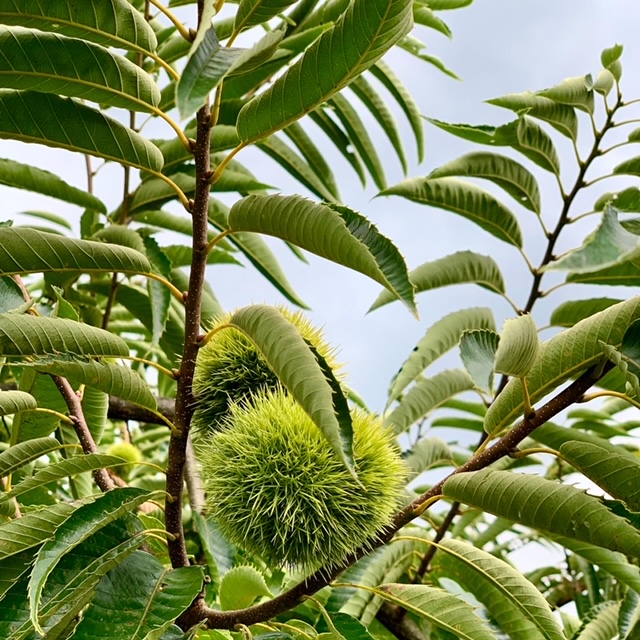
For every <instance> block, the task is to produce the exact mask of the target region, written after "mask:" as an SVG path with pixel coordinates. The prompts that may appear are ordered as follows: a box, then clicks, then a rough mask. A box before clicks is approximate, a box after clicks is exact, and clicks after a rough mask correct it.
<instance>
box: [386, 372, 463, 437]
mask: <svg viewBox="0 0 640 640" xmlns="http://www.w3.org/2000/svg"><path fill="white" fill-rule="evenodd" d="M469 389H473V380H471V378H470V376H469V374H468V373H467V372H466V371H463V370H462V369H449V370H446V371H442V372H441V373H438V374H437V375H435V376H433V378H424V379H422V380H419V381H418V382H417V383H416V384H415V385H414V386H413V387H412V388H411V389H410V390H409V392H408V393H407V394H406V395H405V396H404V397H403V398H402V400H401V401H400V404H399V405H398V406H397V407H396V408H395V409H394V410H393V411H392V412H391V413H390V414H389V416H388V417H387V418H386V422H387V423H388V424H389V425H391V426H392V428H393V429H394V431H395V432H396V433H403V432H404V431H406V430H407V429H408V428H409V427H410V426H411V425H412V424H413V423H414V422H415V421H416V420H419V419H420V418H422V417H424V416H425V415H427V414H428V413H429V412H431V411H433V410H434V409H436V408H437V407H438V406H440V405H441V404H442V403H443V402H444V401H445V400H448V399H449V398H451V397H452V396H454V395H456V394H458V393H460V392H461V391H468V390H469Z"/></svg>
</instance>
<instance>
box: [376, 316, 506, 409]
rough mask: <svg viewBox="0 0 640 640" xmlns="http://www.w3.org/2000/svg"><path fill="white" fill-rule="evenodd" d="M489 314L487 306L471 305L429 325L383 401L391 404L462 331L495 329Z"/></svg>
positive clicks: (457, 341)
mask: <svg viewBox="0 0 640 640" xmlns="http://www.w3.org/2000/svg"><path fill="white" fill-rule="evenodd" d="M495 328H496V327H495V321H494V318H493V313H492V311H491V309H489V308H488V307H473V308H471V309H461V310H460V311H454V312H453V313H450V314H448V315H446V316H444V318H441V319H440V320H438V321H437V322H436V323H434V324H433V325H431V327H429V329H428V330H427V332H426V333H425V335H424V337H423V338H422V339H421V340H420V341H419V342H418V344H417V345H416V346H415V347H414V348H413V350H412V352H411V354H410V355H409V357H408V358H407V360H405V362H404V363H403V364H402V366H401V367H400V371H398V373H397V374H396V375H395V377H394V379H393V381H392V383H391V388H390V389H389V399H388V400H387V404H391V403H392V402H393V401H394V400H395V399H396V398H398V396H399V395H400V394H401V393H402V391H403V390H404V389H406V387H407V386H408V385H409V384H411V383H412V382H413V381H414V380H415V379H416V378H417V377H418V376H420V375H421V374H422V372H423V371H424V370H425V369H426V368H427V367H428V366H429V365H430V364H432V363H433V362H434V361H435V360H437V359H438V358H439V357H440V356H442V355H443V354H445V353H446V352H447V351H449V349H453V347H455V346H456V345H457V344H458V343H459V342H460V338H461V336H462V334H463V333H464V332H465V331H471V330H473V329H492V330H494V331H495Z"/></svg>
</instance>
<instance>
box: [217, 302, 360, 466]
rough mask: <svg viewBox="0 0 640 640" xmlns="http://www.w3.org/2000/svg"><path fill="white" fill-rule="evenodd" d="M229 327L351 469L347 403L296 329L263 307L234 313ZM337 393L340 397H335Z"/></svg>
mask: <svg viewBox="0 0 640 640" xmlns="http://www.w3.org/2000/svg"><path fill="white" fill-rule="evenodd" d="M229 325H231V326H233V327H235V328H237V329H240V331H242V332H243V333H244V334H245V335H246V336H247V337H248V338H249V339H250V340H251V341H252V342H253V343H254V344H255V345H256V347H257V348H258V350H259V351H260V353H261V354H262V356H263V357H264V359H265V360H266V361H267V363H268V364H269V366H270V367H271V368H272V369H273V371H274V372H275V374H276V375H277V376H278V378H279V380H280V382H282V384H283V385H284V386H285V387H286V388H287V389H288V390H289V392H290V393H291V395H292V396H293V397H294V398H295V399H296V400H297V401H298V403H299V404H300V406H302V408H303V409H304V410H305V412H306V413H307V414H308V415H309V417H310V418H311V419H312V420H313V422H314V423H315V424H316V425H317V426H318V428H319V429H320V430H321V431H322V433H323V435H324V437H325V438H326V439H327V441H328V442H329V444H330V445H331V447H332V448H333V450H334V451H335V453H336V455H337V456H339V457H340V458H341V459H342V460H343V461H344V463H345V464H346V465H347V466H348V467H349V468H350V469H353V426H352V423H351V415H350V413H349V409H348V406H347V402H346V399H345V398H344V396H342V395H341V391H340V390H339V389H336V387H335V386H331V385H330V384H329V383H328V382H327V379H326V378H325V373H324V372H323V369H322V367H321V365H320V363H318V360H317V359H316V357H315V356H314V354H313V352H312V351H311V349H310V348H309V346H308V344H307V343H306V342H305V340H304V339H303V338H302V336H301V335H300V333H299V331H298V330H297V328H296V327H295V326H294V325H293V324H292V323H291V322H289V321H288V320H287V319H286V318H285V317H284V316H283V315H282V314H281V313H280V312H279V311H278V310H277V309H275V308H273V307H267V306H264V305H253V306H250V307H245V308H244V309H240V310H238V311H236V312H235V313H234V314H233V315H232V316H231V319H230V321H229ZM336 393H339V394H340V396H336V397H334V394H336Z"/></svg>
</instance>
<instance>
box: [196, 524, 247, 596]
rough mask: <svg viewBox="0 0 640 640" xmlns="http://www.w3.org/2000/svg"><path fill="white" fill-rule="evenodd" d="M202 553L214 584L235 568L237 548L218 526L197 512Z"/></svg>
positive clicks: (197, 527)
mask: <svg viewBox="0 0 640 640" xmlns="http://www.w3.org/2000/svg"><path fill="white" fill-rule="evenodd" d="M193 519H194V521H195V524H196V529H197V531H198V535H199V536H200V542H201V544H202V551H203V553H204V556H205V558H206V560H207V570H208V571H209V575H210V576H211V579H212V581H213V583H214V584H216V585H219V584H220V579H221V578H222V577H223V576H224V575H225V574H226V573H227V572H228V571H229V570H230V569H231V567H233V563H234V559H235V553H236V550H235V547H234V546H233V545H232V544H231V543H230V542H229V541H228V540H227V539H226V538H225V537H224V536H223V535H222V532H221V531H220V528H219V527H218V524H217V523H216V522H214V521H213V520H211V519H210V518H207V517H205V516H203V515H201V514H200V513H198V512H197V511H195V512H194V513H193Z"/></svg>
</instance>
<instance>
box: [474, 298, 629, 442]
mask: <svg viewBox="0 0 640 640" xmlns="http://www.w3.org/2000/svg"><path fill="white" fill-rule="evenodd" d="M638 317H640V298H638V297H636V298H632V299H631V300H628V301H626V302H623V303H621V304H616V305H613V306H612V307H609V308H608V309H606V310H605V311H601V312H600V313H597V314H595V315H593V316H591V317H589V318H587V319H585V320H582V321H581V322H579V323H578V324H576V325H575V326H574V327H572V328H570V329H566V330H565V331H563V332H562V333H559V334H558V335H557V336H554V337H553V338H551V339H550V340H547V341H546V342H543V343H542V344H541V345H540V350H539V352H538V357H537V359H536V362H535V364H534V365H533V367H532V368H531V371H529V373H528V374H527V387H528V390H529V395H530V397H531V402H532V404H533V403H535V402H537V401H538V400H540V399H541V398H543V397H544V396H546V395H547V394H548V393H551V391H553V389H555V388H556V387H558V386H559V385H561V384H562V383H563V382H565V381H566V380H569V379H570V378H572V377H575V376H577V375H579V374H580V373H581V372H583V371H585V370H586V369H588V368H589V367H590V366H591V365H593V364H595V363H596V362H598V361H599V360H600V358H601V357H602V349H601V348H600V341H604V342H606V343H607V344H611V345H613V346H617V345H620V344H621V342H622V337H623V335H624V332H625V331H626V328H627V327H628V326H629V325H630V324H631V323H632V322H633V321H634V320H635V319H637V318H638ZM522 410H523V403H522V387H521V385H520V381H519V380H517V379H512V380H510V381H509V382H508V383H507V386H506V387H505V388H504V390H503V391H502V393H501V394H500V395H499V396H498V398H497V399H496V400H495V401H494V403H493V404H492V405H491V407H489V410H488V411H487V415H486V417H485V429H486V431H487V433H490V434H493V433H497V432H498V431H500V430H502V429H504V428H505V427H506V426H508V425H509V424H511V423H512V422H513V421H514V420H516V418H517V417H518V416H520V415H521V414H522Z"/></svg>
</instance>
